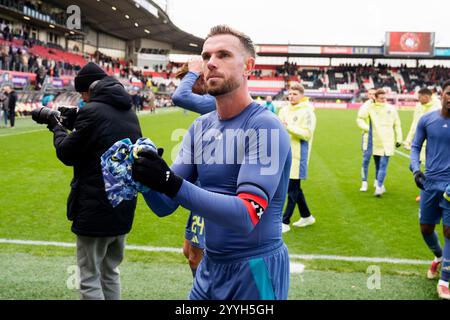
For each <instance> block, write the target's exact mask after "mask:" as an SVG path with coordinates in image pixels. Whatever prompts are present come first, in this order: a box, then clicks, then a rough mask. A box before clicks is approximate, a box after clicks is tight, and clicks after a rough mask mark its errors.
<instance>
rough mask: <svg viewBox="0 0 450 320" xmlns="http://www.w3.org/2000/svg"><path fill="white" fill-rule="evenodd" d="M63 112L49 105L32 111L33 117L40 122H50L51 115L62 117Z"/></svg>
mask: <svg viewBox="0 0 450 320" xmlns="http://www.w3.org/2000/svg"><path fill="white" fill-rule="evenodd" d="M60 116H61V113H60V112H59V111H55V110H52V109H50V108H47V107H40V108H37V109H34V110H33V111H31V118H32V119H33V120H34V121H36V122H37V123H39V124H49V122H50V121H49V119H50V117H56V118H57V119H60Z"/></svg>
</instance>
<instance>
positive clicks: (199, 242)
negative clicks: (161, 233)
mask: <svg viewBox="0 0 450 320" xmlns="http://www.w3.org/2000/svg"><path fill="white" fill-rule="evenodd" d="M184 238H185V239H186V240H188V241H189V242H190V243H191V245H193V246H194V247H197V248H200V249H205V219H204V218H203V217H201V216H199V215H198V214H194V213H192V212H191V213H190V214H189V218H188V221H187V223H186V229H185V233H184Z"/></svg>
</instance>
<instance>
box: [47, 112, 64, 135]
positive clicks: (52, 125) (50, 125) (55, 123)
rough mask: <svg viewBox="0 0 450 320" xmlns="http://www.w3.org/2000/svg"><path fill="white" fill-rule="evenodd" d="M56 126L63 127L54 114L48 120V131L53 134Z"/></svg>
mask: <svg viewBox="0 0 450 320" xmlns="http://www.w3.org/2000/svg"><path fill="white" fill-rule="evenodd" d="M56 126H62V124H61V122H59V119H58V118H57V117H56V116H55V115H53V114H52V115H51V116H50V118H49V119H48V125H47V129H48V130H50V131H52V132H53V129H55V127H56Z"/></svg>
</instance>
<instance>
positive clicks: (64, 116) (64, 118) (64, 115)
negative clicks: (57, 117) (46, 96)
mask: <svg viewBox="0 0 450 320" xmlns="http://www.w3.org/2000/svg"><path fill="white" fill-rule="evenodd" d="M58 111H59V112H61V123H62V125H63V126H64V127H66V128H67V129H69V130H71V131H72V130H73V125H74V124H75V120H76V119H77V115H78V108H68V107H59V108H58Z"/></svg>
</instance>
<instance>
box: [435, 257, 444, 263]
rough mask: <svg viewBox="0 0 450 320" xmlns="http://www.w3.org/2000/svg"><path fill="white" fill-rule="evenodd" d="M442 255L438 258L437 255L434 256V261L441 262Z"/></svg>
mask: <svg viewBox="0 0 450 320" xmlns="http://www.w3.org/2000/svg"><path fill="white" fill-rule="evenodd" d="M443 258H444V257H440V258H438V257H434V260H433V261H434V262H442V259H443Z"/></svg>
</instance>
